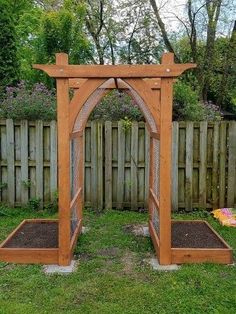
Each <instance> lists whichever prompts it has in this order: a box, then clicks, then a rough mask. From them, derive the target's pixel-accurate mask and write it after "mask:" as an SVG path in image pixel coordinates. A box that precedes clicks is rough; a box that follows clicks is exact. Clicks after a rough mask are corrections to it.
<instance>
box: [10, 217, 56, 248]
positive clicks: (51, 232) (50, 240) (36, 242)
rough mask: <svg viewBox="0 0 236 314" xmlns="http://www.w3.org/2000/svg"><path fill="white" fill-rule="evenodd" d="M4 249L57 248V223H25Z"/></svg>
mask: <svg viewBox="0 0 236 314" xmlns="http://www.w3.org/2000/svg"><path fill="white" fill-rule="evenodd" d="M4 247H5V248H58V223H57V222H50V223H49V222H34V223H31V222H26V223H25V224H24V225H23V226H22V227H21V228H20V229H19V230H18V231H17V233H16V234H15V235H14V236H13V237H12V238H11V240H10V241H8V242H7V243H6V245H5V246H4Z"/></svg>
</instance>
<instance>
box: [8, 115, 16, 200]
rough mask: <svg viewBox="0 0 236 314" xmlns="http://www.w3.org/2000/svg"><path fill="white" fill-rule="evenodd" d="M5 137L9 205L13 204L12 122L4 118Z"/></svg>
mask: <svg viewBox="0 0 236 314" xmlns="http://www.w3.org/2000/svg"><path fill="white" fill-rule="evenodd" d="M6 135H7V137H6V139H7V143H6V145H7V197H8V202H9V204H10V205H13V206H14V204H15V152H14V124H13V121H12V120H10V119H7V120H6Z"/></svg>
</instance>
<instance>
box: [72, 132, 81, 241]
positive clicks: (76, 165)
mask: <svg viewBox="0 0 236 314" xmlns="http://www.w3.org/2000/svg"><path fill="white" fill-rule="evenodd" d="M80 143H81V137H76V138H73V139H71V141H70V149H71V150H70V159H71V160H70V177H71V183H70V192H71V202H72V203H71V208H70V211H71V234H72V235H73V233H74V231H75V229H76V226H77V225H78V222H79V218H80V217H78V212H79V208H78V207H79V201H80V197H81V195H79V196H78V193H79V192H80V191H81V189H82V184H81V182H82V173H81V170H80V169H81V167H80V164H81V162H82V160H81V155H82V150H83V146H82V145H80Z"/></svg>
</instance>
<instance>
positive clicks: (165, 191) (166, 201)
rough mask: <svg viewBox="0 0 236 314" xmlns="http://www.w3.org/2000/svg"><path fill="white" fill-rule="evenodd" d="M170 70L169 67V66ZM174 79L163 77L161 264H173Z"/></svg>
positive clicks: (169, 57) (167, 57)
mask: <svg viewBox="0 0 236 314" xmlns="http://www.w3.org/2000/svg"><path fill="white" fill-rule="evenodd" d="M173 63H174V54H171V53H169V54H164V55H163V57H162V64H165V65H166V64H168V65H169V64H170V65H171V64H173ZM167 71H168V68H167ZM172 99H173V79H172V78H162V79H161V104H160V106H161V110H160V113H161V117H160V183H159V187H160V210H159V215H160V251H159V262H160V264H163V265H165V264H167V265H168V264H171V151H172Z"/></svg>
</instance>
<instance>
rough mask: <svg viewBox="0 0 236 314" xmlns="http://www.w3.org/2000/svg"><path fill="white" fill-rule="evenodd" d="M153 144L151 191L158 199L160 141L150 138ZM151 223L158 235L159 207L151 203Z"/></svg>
mask: <svg viewBox="0 0 236 314" xmlns="http://www.w3.org/2000/svg"><path fill="white" fill-rule="evenodd" d="M152 141H153V145H152V149H153V164H152V171H153V173H152V175H153V187H152V189H153V192H154V194H155V196H156V197H157V200H158V201H159V198H160V141H159V140H157V139H154V138H153V139H152ZM152 223H153V226H154V228H155V230H156V232H157V234H158V235H159V230H160V220H159V208H157V206H156V205H155V204H154V203H153V207H152Z"/></svg>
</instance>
